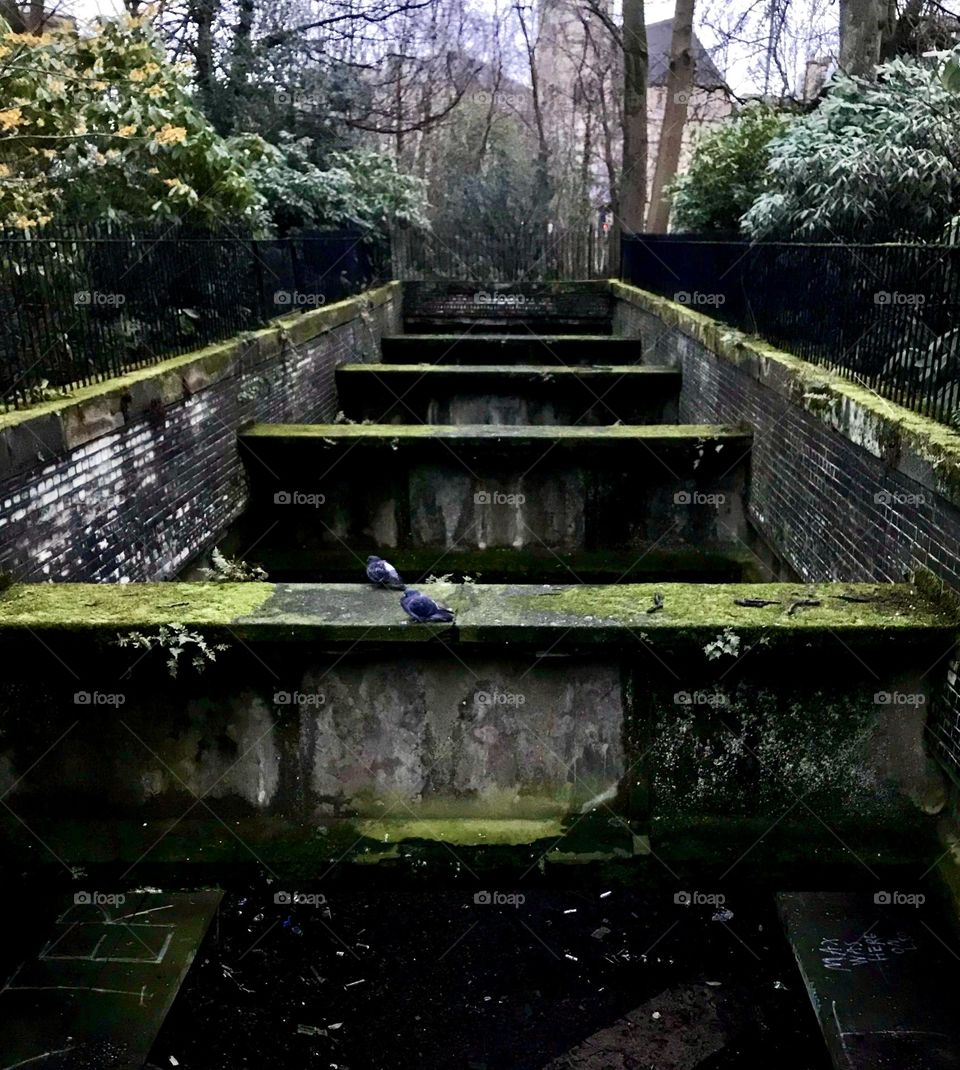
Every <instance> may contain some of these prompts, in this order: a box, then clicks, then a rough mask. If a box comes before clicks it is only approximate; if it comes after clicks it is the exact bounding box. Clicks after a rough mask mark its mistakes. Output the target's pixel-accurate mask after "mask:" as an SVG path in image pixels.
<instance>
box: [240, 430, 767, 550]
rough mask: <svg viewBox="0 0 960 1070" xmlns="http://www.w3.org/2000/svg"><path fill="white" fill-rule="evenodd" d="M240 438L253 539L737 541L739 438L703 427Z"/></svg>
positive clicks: (743, 443)
mask: <svg viewBox="0 0 960 1070" xmlns="http://www.w3.org/2000/svg"><path fill="white" fill-rule="evenodd" d="M394 430H395V432H396V433H394ZM240 441H241V448H242V452H243V455H244V456H245V457H246V459H247V465H248V469H249V473H250V479H251V504H250V510H249V512H248V514H247V515H246V516H245V517H244V524H245V525H246V529H247V530H249V531H250V532H251V533H253V532H254V531H256V532H257V533H258V534H262V536H263V542H262V543H261V545H280V546H283V545H287V546H290V545H294V546H300V547H303V546H317V548H318V549H320V548H323V547H329V546H332V545H341V546H342V545H346V546H349V547H351V548H352V549H353V550H354V552H357V553H359V552H360V551H361V550H362V549H363V548H365V547H369V548H370V550H369V551H366V550H364V552H372V551H374V550H376V549H377V548H380V549H383V548H385V547H401V548H405V547H408V546H409V547H435V548H436V549H437V550H438V552H440V551H444V550H457V549H459V550H461V551H466V550H469V549H471V548H479V549H483V548H485V547H495V546H499V547H513V548H520V547H523V546H527V545H541V546H549V547H551V548H553V549H555V550H569V551H576V550H593V549H598V550H599V549H610V550H616V549H622V548H627V547H629V548H635V549H636V550H637V551H638V553H639V552H642V551H643V550H646V549H648V548H650V547H651V546H653V545H656V546H658V547H661V548H670V547H688V548H690V547H704V548H709V547H713V548H719V547H721V546H723V545H729V544H736V543H737V542H738V540H744V541H745V540H746V537H747V532H746V524H745V519H744V508H743V497H744V490H745V484H746V477H747V470H748V465H749V455H750V440H749V436H747V435H744V434H741V433H740V432H737V431H735V430H730V429H724V428H718V427H715V426H702V427H683V428H677V427H670V426H667V425H661V426H652V427H647V428H637V427H603V428H590V427H566V428H560V429H557V428H551V427H527V428H521V427H489V426H478V427H463V428H451V427H445V426H428V425H414V426H406V427H403V428H396V429H393V430H392V429H391V428H389V427H388V428H379V427H376V426H361V425H357V426H355V427H354V426H342V425H321V426H317V425H314V426H312V427H308V426H289V427H280V426H270V425H255V426H253V427H251V428H249V429H248V430H247V431H245V432H244V433H243V434H242V435H241V439H240Z"/></svg>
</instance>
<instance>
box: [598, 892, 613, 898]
mask: <svg viewBox="0 0 960 1070" xmlns="http://www.w3.org/2000/svg"><path fill="white" fill-rule="evenodd" d="M608 895H613V892H601V893H600V898H601V899H606V898H607V896H608Z"/></svg>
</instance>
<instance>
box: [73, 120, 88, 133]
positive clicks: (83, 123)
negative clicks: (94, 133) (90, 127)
mask: <svg viewBox="0 0 960 1070" xmlns="http://www.w3.org/2000/svg"><path fill="white" fill-rule="evenodd" d="M73 132H74V133H75V134H85V133H86V132H87V120H86V118H84V116H82V115H81V116H79V117H78V118H77V122H76V125H75V126H74V128H73Z"/></svg>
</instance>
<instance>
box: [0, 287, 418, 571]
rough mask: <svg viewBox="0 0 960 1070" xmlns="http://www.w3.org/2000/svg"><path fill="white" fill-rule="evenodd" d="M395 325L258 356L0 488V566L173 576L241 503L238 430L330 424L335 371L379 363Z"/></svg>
mask: <svg viewBox="0 0 960 1070" xmlns="http://www.w3.org/2000/svg"><path fill="white" fill-rule="evenodd" d="M398 329H399V300H394V301H392V302H390V303H388V304H386V305H382V306H379V307H377V308H374V309H372V310H371V311H369V312H368V313H367V314H366V315H365V316H363V317H360V316H358V317H357V318H355V319H352V320H350V321H349V322H346V323H344V324H342V325H340V326H337V327H334V328H332V329H331V330H328V331H326V332H325V333H322V334H318V335H317V336H316V337H314V338H312V339H310V340H308V341H302V342H300V343H298V344H293V343H289V342H288V343H287V344H286V345H285V346H284V348H283V351H282V352H280V353H274V354H273V355H270V356H267V357H262V356H259V354H258V351H257V350H256V349H252V350H251V353H252V354H253V356H252V358H251V359H250V360H249V361H248V360H247V359H246V358H243V359H241V360H240V361H238V363H237V365H236V366H235V368H234V369H233V371H232V373H231V374H230V375H229V376H228V377H226V378H222V379H220V380H219V381H217V382H214V383H212V384H211V385H210V386H208V387H206V388H205V389H202V390H199V391H197V392H196V393H195V394H193V395H192V396H190V397H186V398H183V399H180V400H177V401H175V402H173V403H170V404H167V405H164V406H162V407H158V408H157V409H156V410H155V411H153V412H151V413H149V414H148V415H146V416H145V417H143V418H140V419H137V420H134V421H132V422H130V423H129V424H126V425H124V426H122V427H121V428H118V429H117V430H114V431H110V432H108V433H105V434H102V435H100V436H98V437H96V438H94V439H93V440H92V441H90V442H88V443H86V444H85V445H82V446H79V447H77V448H75V449H73V450H71V451H70V452H69V453H68V454H66V455H64V456H59V457H56V458H54V459H53V460H50V461H49V462H47V463H40V462H38V463H37V466H36V467H35V468H33V469H30V470H27V471H20V472H18V473H16V474H14V475H12V476H10V477H8V478H6V479H5V480H3V481H0V570H2V571H3V572H7V573H11V574H12V575H13V576H14V578H15V579H17V580H24V581H42V580H47V579H50V580H56V581H64V580H74V581H95V580H96V581H119V582H126V581H131V582H133V581H142V580H160V579H168V578H170V577H172V576H174V575H176V573H177V572H178V571H179V570H180V569H181V568H182V567H183V566H184V565H185V564H186V563H187V562H188V561H189V560H190V559H191V558H192V557H194V556H195V555H196V554H197V553H198V552H199V551H200V550H202V549H203V548H205V547H207V546H209V545H210V544H211V543H212V542H213V541H214V540H215V539H217V538H218V537H219V536H220V535H221V534H222V532H223V531H224V530H225V529H226V528H227V527H228V526H229V525H230V523H231V522H232V521H233V520H234V519H235V518H236V517H237V515H238V514H239V513H240V512H241V511H242V510H243V508H244V506H245V504H246V496H247V487H246V479H245V475H244V468H243V465H242V463H241V461H240V458H239V455H238V452H237V447H236V433H237V430H238V428H240V427H241V426H243V425H245V424H248V423H250V422H252V421H266V422H286V423H292V422H306V423H309V422H326V421H332V420H333V419H334V417H335V416H336V412H337V398H336V387H335V385H334V368H335V366H336V365H337V364H338V363H339V362H341V361H344V360H347V359H350V360H364V359H375V358H376V354H377V352H378V350H379V338H380V335H381V334H382V333H390V332H395V331H397V330H398ZM41 445H42V443H40V441H39V439H38V450H39V448H40V446H41Z"/></svg>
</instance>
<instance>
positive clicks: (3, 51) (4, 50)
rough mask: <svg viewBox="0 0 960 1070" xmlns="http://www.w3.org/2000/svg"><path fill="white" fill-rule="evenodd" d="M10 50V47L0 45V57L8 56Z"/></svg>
mask: <svg viewBox="0 0 960 1070" xmlns="http://www.w3.org/2000/svg"><path fill="white" fill-rule="evenodd" d="M11 51H12V49H10V48H9V47H8V46H7V45H0V59H3V58H4V56H9V55H10V53H11Z"/></svg>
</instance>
